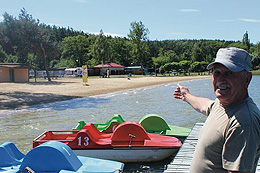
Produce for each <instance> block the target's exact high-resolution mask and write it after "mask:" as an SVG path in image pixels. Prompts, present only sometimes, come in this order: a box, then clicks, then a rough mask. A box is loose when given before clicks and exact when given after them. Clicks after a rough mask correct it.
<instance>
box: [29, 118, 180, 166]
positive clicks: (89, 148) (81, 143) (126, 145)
mask: <svg viewBox="0 0 260 173" xmlns="http://www.w3.org/2000/svg"><path fill="white" fill-rule="evenodd" d="M75 132H76V133H75ZM47 141H60V142H63V143H65V144H67V145H68V146H69V147H70V148H71V149H72V150H73V151H74V152H75V153H76V155H79V156H88V157H95V158H102V159H109V160H117V161H122V162H152V161H159V160H163V159H165V158H167V157H169V156H171V155H173V154H174V153H175V152H176V151H177V150H178V149H179V148H180V147H181V145H182V144H181V142H180V141H179V140H178V139H177V138H175V137H169V136H163V135H158V134H151V133H146V131H145V130H144V128H143V127H142V126H141V125H140V124H139V123H137V122H133V121H126V122H124V123H122V124H120V125H119V126H118V127H117V128H116V129H115V131H114V132H113V133H110V134H107V133H103V132H100V131H99V130H98V129H97V128H96V127H95V126H94V124H92V123H87V124H86V125H85V126H84V127H83V128H82V129H81V130H77V131H75V130H74V131H46V132H44V133H43V134H41V135H40V136H38V137H37V138H35V139H34V141H33V147H36V146H38V145H40V144H42V143H44V142H47Z"/></svg>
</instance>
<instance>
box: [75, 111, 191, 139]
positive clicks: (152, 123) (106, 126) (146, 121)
mask: <svg viewBox="0 0 260 173" xmlns="http://www.w3.org/2000/svg"><path fill="white" fill-rule="evenodd" d="M123 122H125V120H124V119H123V118H122V116H121V115H119V114H115V115H113V117H112V118H111V119H110V120H109V121H107V122H105V123H103V124H102V123H94V125H95V126H96V127H97V129H98V130H99V131H101V132H104V133H112V132H113V130H114V129H115V127H116V126H118V125H119V124H121V123H123ZM85 124H86V122H85V121H79V122H78V124H77V126H76V127H75V128H73V130H80V129H82V128H83V127H84V125H85ZM139 124H141V125H142V126H143V128H144V129H145V130H146V132H148V133H155V134H161V135H166V136H174V137H177V138H178V139H179V140H181V141H182V142H183V141H184V140H185V139H186V137H187V136H188V135H189V133H190V131H191V129H189V128H185V127H180V126H175V125H169V124H167V122H166V121H165V120H164V119H163V117H161V116H160V115H158V114H147V115H145V116H143V117H142V118H141V120H140V121H139Z"/></svg>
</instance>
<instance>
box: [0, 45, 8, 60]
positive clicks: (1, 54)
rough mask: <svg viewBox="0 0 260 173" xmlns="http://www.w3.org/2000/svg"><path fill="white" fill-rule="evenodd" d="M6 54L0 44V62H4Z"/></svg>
mask: <svg viewBox="0 0 260 173" xmlns="http://www.w3.org/2000/svg"><path fill="white" fill-rule="evenodd" d="M7 58H8V55H7V53H6V52H5V51H4V49H3V47H2V46H1V45H0V63H1V62H4V59H7Z"/></svg>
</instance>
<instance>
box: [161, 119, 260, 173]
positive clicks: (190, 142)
mask: <svg viewBox="0 0 260 173" xmlns="http://www.w3.org/2000/svg"><path fill="white" fill-rule="evenodd" d="M203 125H204V123H196V124H195V125H194V127H193V128H192V130H191V132H190V134H189V136H188V137H187V138H186V139H185V141H184V143H183V145H182V147H181V148H180V150H179V152H178V153H177V155H176V156H175V157H174V159H173V161H172V162H171V163H169V164H168V165H167V168H166V170H165V171H164V172H171V173H172V172H174V173H188V172H189V169H190V165H191V161H192V158H193V154H194V151H195V147H196V145H197V142H198V138H199V132H200V130H201V128H202V127H203ZM256 173H260V161H258V166H257V168H256Z"/></svg>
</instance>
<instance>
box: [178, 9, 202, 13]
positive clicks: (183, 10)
mask: <svg viewBox="0 0 260 173" xmlns="http://www.w3.org/2000/svg"><path fill="white" fill-rule="evenodd" d="M179 11H180V12H185V13H186V12H199V10H197V9H180V10H179Z"/></svg>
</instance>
